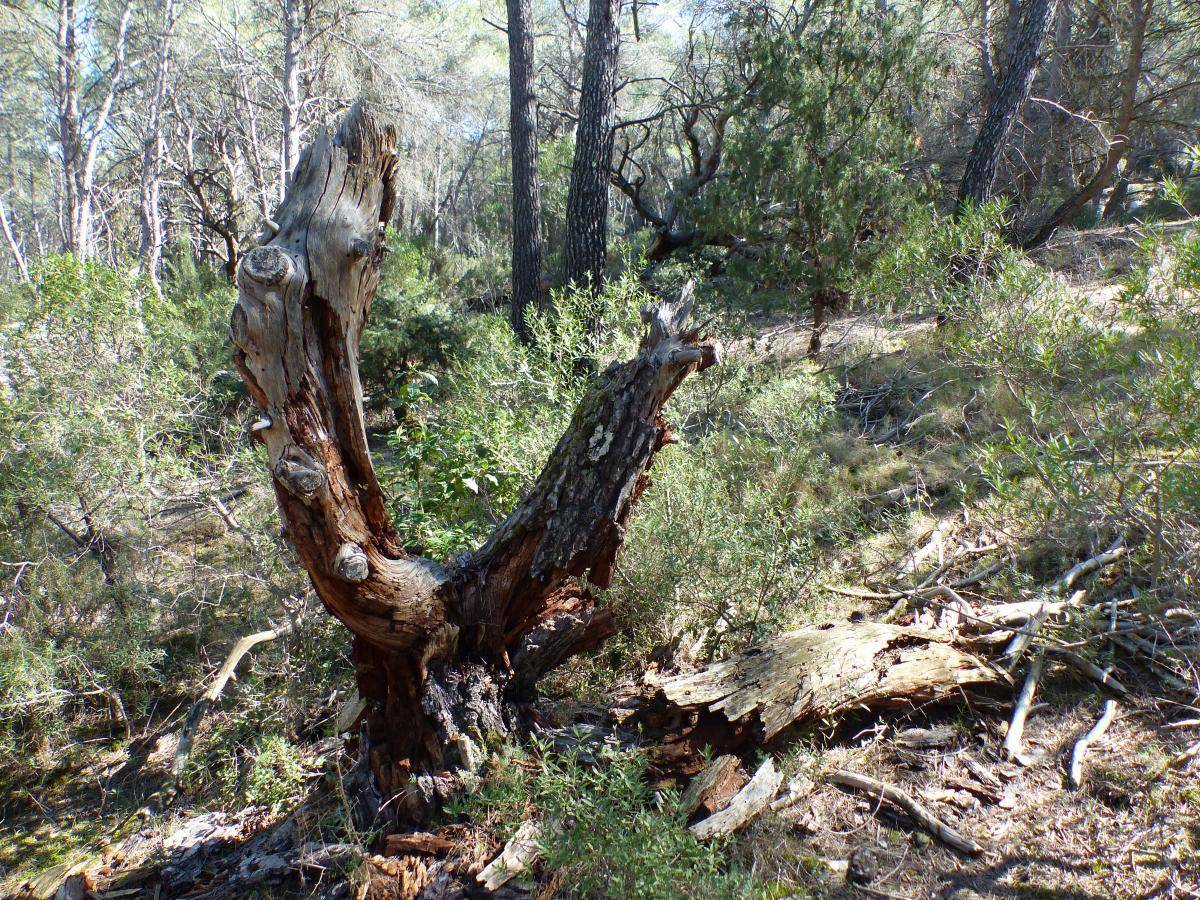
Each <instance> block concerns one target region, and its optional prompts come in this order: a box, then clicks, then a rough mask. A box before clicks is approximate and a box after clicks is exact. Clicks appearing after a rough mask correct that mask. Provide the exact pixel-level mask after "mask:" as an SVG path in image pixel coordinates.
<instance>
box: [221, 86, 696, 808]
mask: <svg viewBox="0 0 1200 900" xmlns="http://www.w3.org/2000/svg"><path fill="white" fill-rule="evenodd" d="M395 145H396V138H395V134H394V132H393V131H392V129H390V128H385V127H381V126H380V125H378V124H377V123H376V122H375V120H374V119H373V118H372V117H371V115H370V114H369V113H368V112H367V111H366V109H365V108H364V107H363V106H362V105H358V106H356V107H355V108H354V109H352V110H351V111H350V113H349V114H348V115H347V117H346V119H345V121H344V122H343V124H342V125H341V127H340V128H339V130H338V131H337V132H336V134H332V135H331V134H323V135H321V136H319V137H318V138H317V139H316V140H315V141H314V143H313V144H312V145H311V146H310V147H309V148H308V149H307V150H306V151H305V152H304V154H303V155H302V156H301V158H300V161H299V163H298V165H297V167H296V170H295V172H294V174H293V177H292V180H291V182H290V185H289V188H288V191H287V195H286V197H285V198H284V201H283V203H282V204H281V206H280V208H279V211H278V213H277V214H276V217H275V219H276V222H277V223H278V226H279V227H278V229H277V231H275V234H274V237H272V238H271V239H270V240H269V242H268V243H266V244H264V245H263V246H260V247H258V248H256V249H254V250H252V251H251V252H249V253H248V254H246V256H245V258H244V259H243V261H242V264H241V267H240V271H239V276H238V284H239V289H240V291H239V300H238V304H237V306H236V307H235V308H234V312H233V317H232V323H231V335H232V339H233V343H234V345H235V347H236V361H237V365H238V368H239V370H240V371H241V373H242V376H243V378H244V379H245V381H246V384H247V386H248V388H249V391H250V393H251V396H252V397H253V398H254V400H255V401H256V403H257V404H258V406H259V408H260V410H261V419H260V422H259V423H258V425H259V427H258V428H257V429H256V430H255V432H254V433H255V435H256V436H257V437H258V438H259V439H260V440H262V441H263V442H264V443H265V444H266V447H267V451H268V455H269V467H270V471H271V474H272V476H273V479H274V483H275V491H276V496H277V498H278V502H279V508H280V514H281V517H282V519H283V523H284V530H285V533H286V535H287V537H288V539H289V540H290V542H291V543H292V545H293V546H294V547H295V550H296V554H297V557H298V558H299V561H300V563H301V565H303V566H304V568H305V569H306V570H307V571H308V573H309V575H310V577H311V579H312V582H313V586H314V588H315V590H316V592H317V595H318V596H319V597H320V598H321V600H322V602H323V603H324V604H325V607H326V608H327V609H328V610H329V612H330V613H332V614H333V615H334V616H336V617H337V618H338V619H339V620H341V621H342V622H343V623H344V624H345V625H346V626H347V627H348V628H349V629H350V631H351V632H353V634H354V636H355V643H354V659H355V663H356V666H357V670H358V690H359V694H360V696H361V697H362V698H363V699H364V700H365V701H367V704H368V707H367V712H366V716H367V723H368V727H367V728H366V729H365V730H364V732H363V738H362V740H363V742H364V746H362V747H360V754H361V755H363V756H364V758H367V759H368V760H369V761H370V768H371V770H372V772H373V776H374V778H375V779H376V786H375V787H376V789H377V790H378V792H379V794H380V796H382V797H391V798H393V799H395V796H396V795H397V794H399V793H405V792H407V793H406V795H405V797H403V798H401V799H400V800H399V801H397V802H396V803H395V804H394V808H396V809H399V810H401V811H402V812H414V813H417V812H419V811H420V809H421V807H422V805H424V804H427V801H428V800H429V799H430V798H431V797H433V796H436V795H437V794H439V793H441V792H442V791H443V789H444V788H445V784H444V783H443V782H442V781H438V779H437V778H434V777H433V776H432V775H430V774H428V773H434V772H439V771H444V770H445V768H446V767H447V766H450V765H454V756H455V754H456V753H457V755H458V756H459V758H460V762H461V763H463V764H464V765H466V764H467V763H468V760H467V759H466V757H469V756H470V753H469V751H468V750H466V749H464V748H465V747H466V746H468V745H469V743H470V741H471V735H472V734H475V735H476V736H478V735H479V734H487V733H488V732H501V733H508V732H510V731H514V730H518V729H519V728H520V724H521V721H520V720H521V710H520V706H519V704H520V703H521V702H522V701H523V700H525V699H527V698H528V697H529V696H530V695H531V694H532V692H533V690H534V687H535V685H536V683H537V680H538V679H539V678H540V677H541V676H542V675H543V674H545V673H546V672H547V671H549V670H550V669H552V668H554V667H555V666H556V665H558V664H559V663H561V662H562V661H563V660H564V659H566V658H568V657H569V656H571V655H573V654H575V653H578V652H581V651H582V650H586V649H589V648H591V647H594V646H596V645H597V644H599V643H600V642H601V641H603V640H604V639H605V638H607V637H608V636H610V635H611V634H612V633H613V631H614V625H613V621H612V617H611V614H610V613H609V612H608V611H607V610H603V609H598V608H597V606H596V600H595V596H594V594H593V592H592V587H593V586H594V587H597V588H603V587H606V586H607V585H608V583H609V581H610V580H611V578H612V573H613V568H614V566H615V564H616V559H617V555H618V553H619V551H620V548H621V545H622V543H623V541H624V535H625V528H626V525H627V523H628V521H629V517H630V514H631V512H632V509H633V506H634V504H635V503H636V502H637V499H638V497H639V496H640V495H641V493H642V491H643V490H644V489H645V487H646V484H647V481H648V475H647V472H648V469H649V466H650V463H651V461H652V459H653V457H654V455H655V453H656V452H657V451H658V450H659V449H660V448H661V447H662V446H663V445H664V444H665V443H667V442H668V441H669V440H670V430H669V428H668V426H667V423H666V421H665V420H664V419H663V418H662V415H661V411H662V407H663V405H664V404H665V403H666V401H667V400H668V399H669V398H670V396H671V394H672V393H673V392H674V391H675V389H676V388H677V387H678V386H679V384H680V383H681V382H682V381H683V379H684V378H685V377H687V375H688V374H690V373H691V372H694V371H698V370H700V369H703V368H706V367H707V366H709V365H712V364H713V363H715V362H717V360H718V356H719V350H718V347H717V346H716V345H714V344H711V343H706V342H705V340H704V339H703V338H702V337H701V335H700V334H699V332H698V330H696V329H689V328H688V327H687V319H688V316H689V313H690V310H691V296H690V288H689V289H688V290H686V291H685V292H684V296H683V297H682V298H681V299H680V301H679V302H677V303H668V304H664V305H662V306H661V307H658V308H657V309H651V308H648V309H647V310H645V311H644V320H645V323H646V325H647V326H648V327H647V331H646V335H645V337H644V338H643V340H642V342H641V346H640V348H639V350H638V353H637V354H636V355H635V356H634V358H633V359H630V360H628V361H626V362H623V363H614V364H613V365H611V366H609V367H608V369H607V370H605V371H604V372H603V373H601V374H600V375H599V376H598V377H597V378H596V379H595V380H594V383H593V384H592V386H591V388H590V390H589V391H588V392H587V394H586V395H585V397H584V399H583V401H582V402H581V403H580V405H579V407H578V409H576V411H575V414H574V416H573V418H572V420H571V424H570V426H569V427H568V429H567V432H566V433H565V434H564V435H563V437H562V439H561V440H560V441H559V443H558V445H557V446H556V447H555V449H554V451H553V452H552V453H551V455H550V458H549V460H548V461H547V463H546V465H545V468H544V469H543V471H542V473H541V475H540V476H539V477H538V479H537V481H536V483H535V484H534V486H533V488H532V489H531V491H530V493H529V495H528V497H526V498H525V500H524V501H522V502H521V503H520V504H519V505H518V506H517V508H516V509H515V510H513V512H512V513H511V514H510V515H509V516H508V518H507V519H506V520H505V521H504V522H503V523H502V524H501V525H500V526H499V527H498V528H497V529H496V531H495V533H494V534H493V535H492V536H491V538H490V539H489V540H488V541H487V542H486V543H485V544H484V546H483V547H481V548H480V549H479V550H478V551H477V552H476V553H474V554H472V555H471V556H470V557H468V558H467V559H466V560H465V561H464V562H463V563H462V564H461V565H460V566H459V567H458V568H457V569H455V570H452V571H447V570H444V569H443V568H442V567H441V566H439V565H438V564H437V563H436V562H434V561H432V560H429V559H425V558H423V557H419V556H413V555H410V554H409V553H407V552H406V551H405V549H404V548H403V547H402V546H401V542H400V540H399V537H398V535H397V533H396V531H395V529H394V528H393V526H392V523H391V521H390V518H389V516H388V512H387V507H386V504H385V502H384V497H383V493H382V491H381V490H380V487H379V483H378V480H377V479H376V476H375V472H374V469H373V468H372V465H371V459H370V453H369V450H368V446H367V439H366V432H365V428H364V423H363V409H362V388H361V385H360V382H359V376H358V345H359V338H360V336H361V333H362V329H363V325H364V323H365V321H366V316H367V313H368V309H369V306H370V302H371V298H372V296H373V294H374V292H375V288H376V286H377V285H378V281H379V262H380V258H381V255H382V253H383V249H384V248H383V225H384V223H386V222H387V221H389V219H390V217H391V213H392V206H393V202H394V196H395V194H394V186H393V169H394V165H395ZM464 739H465V742H464ZM438 777H439V778H440V777H441V776H438Z"/></svg>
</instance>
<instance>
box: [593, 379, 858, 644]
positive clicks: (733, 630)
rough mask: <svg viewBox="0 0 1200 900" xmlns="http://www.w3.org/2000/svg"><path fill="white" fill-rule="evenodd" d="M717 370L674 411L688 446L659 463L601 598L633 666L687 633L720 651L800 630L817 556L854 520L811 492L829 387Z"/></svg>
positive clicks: (821, 473) (824, 473)
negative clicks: (617, 571)
mask: <svg viewBox="0 0 1200 900" xmlns="http://www.w3.org/2000/svg"><path fill="white" fill-rule="evenodd" d="M723 369H724V371H720V372H716V371H714V372H712V373H710V375H711V378H709V377H708V376H706V379H707V380H702V379H697V380H695V381H694V382H693V383H691V384H690V385H688V384H685V387H684V388H683V390H682V391H681V393H680V396H679V397H678V398H677V399H676V401H674V403H673V404H672V409H671V411H670V414H671V416H672V419H673V420H674V421H677V422H683V423H691V426H690V427H691V429H694V431H695V434H694V436H691V437H690V438H689V439H687V440H685V441H683V442H682V443H681V444H679V445H678V446H675V447H671V448H668V449H666V450H664V451H663V452H662V453H661V454H660V455H659V457H658V458H657V460H656V461H655V464H654V468H653V470H652V475H653V484H652V488H651V489H650V490H649V491H647V493H646V494H645V495H644V496H643V498H642V500H641V501H640V502H639V504H638V508H637V515H636V516H634V518H633V520H632V522H631V524H630V531H629V535H628V538H627V543H626V547H625V550H624V552H623V555H622V561H621V577H620V578H619V579H618V581H617V583H616V584H614V585H613V587H612V588H611V589H610V591H609V602H610V603H613V604H614V605H615V607H616V609H617V612H618V614H619V616H620V618H621V620H622V624H623V628H622V635H623V637H622V640H623V641H625V642H626V650H627V651H632V653H631V654H630V661H629V664H630V665H632V666H634V667H636V666H637V665H639V664H640V661H641V660H642V659H644V654H646V653H648V652H650V650H651V649H652V648H653V647H655V646H660V645H662V644H664V643H667V642H670V641H672V640H675V639H678V638H680V637H682V636H683V635H685V634H690V635H691V640H692V641H695V640H697V639H700V640H702V642H703V644H704V645H705V649H706V650H707V651H708V652H716V651H718V650H728V649H734V648H739V647H741V646H744V645H745V644H746V643H748V642H751V641H753V640H757V639H761V638H764V637H766V636H769V635H771V634H774V633H775V632H776V631H777V630H778V629H779V628H781V627H785V626H787V625H789V624H791V623H792V622H794V621H795V620H796V619H797V618H800V617H802V616H803V614H804V613H805V612H806V611H807V607H806V602H805V593H806V592H805V590H804V588H805V586H806V585H807V584H808V583H809V581H810V580H811V579H812V577H813V575H814V572H815V571H816V568H817V565H818V560H819V558H820V555H821V548H822V547H823V546H824V544H825V543H826V542H830V541H832V542H835V543H836V542H838V541H839V540H840V539H841V537H842V535H843V534H844V533H845V532H846V531H847V530H848V529H849V528H850V527H851V525H852V524H853V521H854V520H853V515H852V511H851V509H850V507H849V504H846V503H842V502H839V501H838V500H837V499H836V498H827V497H824V496H822V495H821V494H820V493H817V492H815V491H813V489H812V486H813V485H815V484H819V483H821V482H823V481H825V480H826V479H827V478H828V477H829V464H828V461H827V460H826V459H825V458H824V457H823V455H822V454H821V453H819V452H818V451H817V450H816V449H815V444H816V438H817V436H818V435H819V434H820V433H821V431H822V430H823V429H824V428H825V427H826V426H827V425H828V424H829V421H830V418H831V415H832V412H833V408H832V404H833V390H832V385H831V384H830V382H829V381H828V380H826V379H824V378H821V377H818V376H813V375H809V374H807V373H804V372H802V371H801V372H798V371H795V370H789V369H784V370H783V371H780V369H779V368H777V367H775V366H770V365H767V366H762V367H759V368H757V369H755V368H749V367H746V366H744V365H739V364H738V363H737V362H734V361H730V362H729V363H727V364H726V365H725V366H724V367H723ZM687 434H688V432H687V431H685V435H687Z"/></svg>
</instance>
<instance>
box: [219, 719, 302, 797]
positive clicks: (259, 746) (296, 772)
mask: <svg viewBox="0 0 1200 900" xmlns="http://www.w3.org/2000/svg"><path fill="white" fill-rule="evenodd" d="M307 777H308V771H307V769H306V768H305V764H304V754H303V752H302V751H301V750H300V748H299V747H297V746H295V745H294V744H292V743H291V742H290V741H288V740H287V739H286V738H284V737H283V736H281V735H278V734H270V735H267V736H266V737H263V738H261V739H259V740H258V741H257V742H256V744H255V746H254V747H253V748H252V749H251V750H250V753H249V754H248V757H247V759H246V760H245V765H244V771H242V772H239V771H238V767H237V766H236V765H229V766H227V767H226V768H225V769H224V770H222V774H221V776H220V782H221V786H222V788H223V789H224V791H225V793H226V795H227V796H229V797H230V798H233V799H234V800H235V802H237V803H241V804H245V805H249V806H265V807H267V808H268V809H270V810H271V812H279V811H280V810H281V809H283V808H285V807H287V806H288V805H290V804H292V803H294V802H295V801H296V799H297V796H298V794H299V792H300V789H301V788H302V787H303V786H304V782H305V780H306V779H307Z"/></svg>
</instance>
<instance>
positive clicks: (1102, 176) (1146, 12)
mask: <svg viewBox="0 0 1200 900" xmlns="http://www.w3.org/2000/svg"><path fill="white" fill-rule="evenodd" d="M1153 9H1154V0H1133V9H1132V12H1133V17H1132V21H1131V22H1130V33H1129V55H1128V57H1127V58H1126V61H1125V73H1124V75H1123V76H1122V78H1121V106H1120V109H1119V111H1118V112H1117V121H1116V129H1115V130H1116V134H1115V135H1114V136H1113V138H1112V140H1111V141H1110V142H1109V145H1108V151H1107V152H1106V153H1105V155H1104V160H1103V161H1102V162H1101V163H1100V168H1099V169H1097V170H1096V173H1095V174H1094V175H1093V176H1092V177H1091V178H1090V179H1088V181H1087V183H1086V184H1084V185H1083V187H1081V188H1080V189H1079V190H1077V191H1076V192H1075V193H1074V194H1072V195H1071V196H1070V197H1068V198H1067V199H1066V200H1064V201H1063V202H1062V203H1060V204H1059V205H1058V206H1057V207H1055V209H1054V211H1053V212H1051V213H1050V215H1049V216H1047V217H1046V220H1045V221H1044V222H1042V223H1041V225H1039V226H1037V227H1036V228H1034V229H1031V230H1030V232H1029V233H1028V234H1025V235H1018V236H1015V237H1014V238H1013V240H1014V242H1015V243H1017V244H1020V246H1021V247H1022V248H1024V249H1026V250H1032V249H1034V248H1035V247H1040V246H1041V245H1042V244H1044V243H1046V241H1048V240H1050V237H1051V235H1053V234H1054V232H1055V230H1056V229H1058V228H1059V227H1060V226H1062V225H1064V224H1066V223H1067V222H1070V221H1071V220H1072V219H1074V218H1075V217H1076V216H1077V215H1079V213H1080V212H1082V211H1083V208H1084V207H1085V206H1087V205H1088V204H1089V203H1092V202H1093V201H1095V199H1096V198H1097V197H1099V196H1100V192H1101V191H1103V190H1104V189H1105V188H1106V187H1108V184H1109V182H1110V181H1111V180H1112V177H1113V174H1114V173H1115V172H1116V171H1117V167H1118V166H1119V165H1120V164H1121V160H1122V159H1124V157H1125V154H1126V153H1127V152H1128V150H1129V134H1130V131H1131V130H1132V127H1133V118H1134V113H1135V111H1136V108H1137V87H1138V82H1139V81H1140V80H1141V77H1142V58H1143V56H1144V55H1145V46H1146V25H1147V24H1148V23H1149V21H1150V14H1151V12H1152V11H1153ZM1105 214H1106V215H1107V210H1106V211H1105Z"/></svg>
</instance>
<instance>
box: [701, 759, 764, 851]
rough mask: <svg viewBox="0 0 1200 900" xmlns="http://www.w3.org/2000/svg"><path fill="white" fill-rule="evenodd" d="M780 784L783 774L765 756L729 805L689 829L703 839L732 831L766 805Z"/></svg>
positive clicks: (741, 825)
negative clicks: (752, 775)
mask: <svg viewBox="0 0 1200 900" xmlns="http://www.w3.org/2000/svg"><path fill="white" fill-rule="evenodd" d="M781 784H783V773H782V772H778V771H776V769H775V762H774V761H773V760H772V759H771V757H769V756H768V757H767V758H766V760H765V761H764V762H763V764H762V765H761V766H759V767H758V771H757V772H755V773H754V777H753V778H751V779H750V780H749V781H748V782H747V783H746V786H745V787H743V788H742V789H741V790H740V791H738V792H737V793H736V794H734V795H733V799H732V800H730V801H729V805H728V806H726V807H725V808H724V809H723V810H721V811H720V812H717V813H713V814H712V815H711V816H709V817H708V818H707V819H702V820H701V821H699V822H697V823H696V824H695V825H692V826H691V828H690V831H691V832H692V834H694V835H695V836H696V837H697V838H698V839H699V840H702V841H706V840H709V839H711V838H715V837H723V836H725V835H727V834H733V833H734V832H735V831H737V830H738V829H739V828H742V827H744V826H745V825H746V823H748V822H749V821H750V820H751V819H753V818H754V817H755V816H757V815H758V814H759V813H760V812H762V811H763V810H764V809H766V808H767V806H768V804H770V802H771V800H773V799H774V797H775V795H776V794H777V793H779V786H780V785H781Z"/></svg>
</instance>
